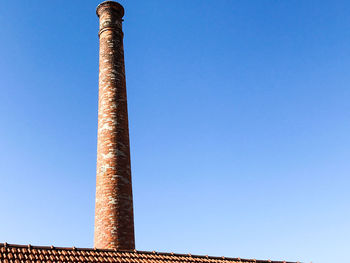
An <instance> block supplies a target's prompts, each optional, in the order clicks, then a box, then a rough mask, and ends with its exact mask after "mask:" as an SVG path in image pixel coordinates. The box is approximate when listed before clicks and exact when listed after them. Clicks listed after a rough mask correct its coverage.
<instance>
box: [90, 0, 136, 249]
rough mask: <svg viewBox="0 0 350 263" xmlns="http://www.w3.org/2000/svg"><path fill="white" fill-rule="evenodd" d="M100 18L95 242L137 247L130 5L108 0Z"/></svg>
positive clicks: (107, 246)
mask: <svg viewBox="0 0 350 263" xmlns="http://www.w3.org/2000/svg"><path fill="white" fill-rule="evenodd" d="M96 13H97V16H98V17H99V19H100V30H99V33H98V34H99V38H100V54H99V55H100V58H99V102H98V138H97V171H96V177H97V178H96V205H95V236H94V246H95V247H96V248H101V249H118V250H133V249H135V237H134V215H133V199H132V186H131V169H130V145H129V127H128V126H129V125H128V110H127V99H126V84H125V65H124V48H123V31H122V21H123V19H122V17H123V15H124V8H123V7H122V6H121V5H120V4H119V3H117V2H114V1H106V2H103V3H101V4H100V5H99V6H98V7H97V10H96Z"/></svg>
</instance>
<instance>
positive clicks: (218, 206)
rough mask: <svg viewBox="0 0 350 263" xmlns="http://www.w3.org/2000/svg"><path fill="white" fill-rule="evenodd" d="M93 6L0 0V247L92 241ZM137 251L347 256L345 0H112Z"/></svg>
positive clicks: (349, 48)
mask: <svg viewBox="0 0 350 263" xmlns="http://www.w3.org/2000/svg"><path fill="white" fill-rule="evenodd" d="M99 2H100V1H97V0H92V1H83V0H79V1H78V0H76V1H65V2H64V1H43V0H36V1H3V3H1V10H0V24H1V28H2V31H1V34H0V43H1V45H0V47H1V48H0V58H1V59H0V74H1V78H0V87H1V95H0V113H1V114H0V123H1V125H0V149H1V151H0V182H1V184H0V189H1V191H0V200H1V212H0V242H8V243H19V244H28V243H30V244H32V245H55V246H76V247H92V246H93V223H94V197H95V165H96V135H97V103H98V36H97V32H98V18H97V16H96V15H95V8H96V6H97V5H98V4H99ZM121 3H122V4H123V5H124V7H125V9H126V15H125V22H124V32H125V39H124V45H125V60H126V74H127V76H126V77H127V89H128V100H129V121H130V138H131V158H132V171H133V187H134V188H133V189H134V208H135V228H136V246H137V249H138V250H151V251H152V250H156V251H168V252H170V251H173V252H179V253H192V254H204V255H205V254H209V255H218V256H222V255H224V256H232V257H242V258H258V259H281V260H294V261H297V260H299V261H303V262H311V261H312V262H314V263H315V262H317V263H329V262H345V261H346V260H347V259H348V258H349V256H348V249H349V245H350V210H349V201H350V191H349V188H350V177H349V175H350V162H349V157H350V140H349V138H350V104H349V101H350V89H349V84H350V74H349V69H350V59H349V58H350V34H349V32H350V16H349V13H350V2H349V1H330V0H329V1H311V0H305V1H296V0H289V1H283V0H277V1H272V0H249V1H247V0H219V1H202V0H191V1H185V0H176V1H160V0H148V1H139V0H138V1H135V0H134V1H121Z"/></svg>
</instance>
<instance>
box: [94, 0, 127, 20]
mask: <svg viewBox="0 0 350 263" xmlns="http://www.w3.org/2000/svg"><path fill="white" fill-rule="evenodd" d="M107 8H108V9H112V10H114V11H115V12H116V13H117V14H118V15H119V16H120V18H122V17H123V16H124V7H123V6H122V5H121V4H119V3H118V2H115V1H104V2H102V3H101V4H99V5H98V6H97V8H96V14H97V16H98V17H100V15H101V12H102V11H103V10H105V9H107Z"/></svg>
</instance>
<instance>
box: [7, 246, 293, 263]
mask: <svg viewBox="0 0 350 263" xmlns="http://www.w3.org/2000/svg"><path fill="white" fill-rule="evenodd" d="M12 262H16V263H19V262H61V263H63V262H118V263H124V262H125V263H173V262H174V263H175V262H176V263H179V262H188V263H192V262H193V263H240V262H246V263H291V262H286V261H271V260H256V259H241V258H227V257H210V256H198V255H191V254H175V253H160V252H155V251H153V252H148V251H137V250H134V251H118V250H108V249H93V248H75V247H54V246H51V247H50V246H31V245H14V244H7V243H0V263H12Z"/></svg>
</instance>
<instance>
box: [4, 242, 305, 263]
mask: <svg viewBox="0 0 350 263" xmlns="http://www.w3.org/2000/svg"><path fill="white" fill-rule="evenodd" d="M0 247H5V248H10V247H13V248H28V247H30V249H45V250H70V251H98V252H116V253H118V252H119V253H130V254H147V255H164V256H169V257H176V256H178V257H187V258H205V259H213V260H221V261H236V262H254V263H299V262H289V261H274V260H256V259H244V258H233V257H224V256H221V257H220V256H208V255H192V254H180V253H174V252H156V251H144V250H116V249H99V248H77V247H74V246H72V247H56V246H52V245H51V246H33V245H31V244H29V245H19V244H9V243H6V242H5V243H0Z"/></svg>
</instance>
